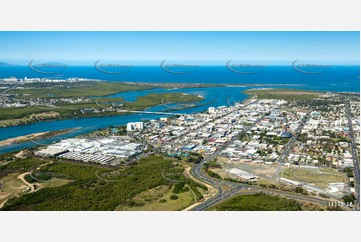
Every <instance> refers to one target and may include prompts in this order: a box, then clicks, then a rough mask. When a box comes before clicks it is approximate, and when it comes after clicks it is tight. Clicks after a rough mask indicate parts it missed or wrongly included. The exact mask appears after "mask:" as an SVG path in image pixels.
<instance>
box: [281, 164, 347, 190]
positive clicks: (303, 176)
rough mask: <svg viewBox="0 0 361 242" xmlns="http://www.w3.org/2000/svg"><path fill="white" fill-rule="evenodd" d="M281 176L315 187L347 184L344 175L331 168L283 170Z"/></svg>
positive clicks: (293, 168) (292, 168)
mask: <svg viewBox="0 0 361 242" xmlns="http://www.w3.org/2000/svg"><path fill="white" fill-rule="evenodd" d="M281 176H282V177H285V178H288V179H291V180H297V181H301V182H306V183H312V184H314V185H315V186H318V187H321V188H326V187H327V184H328V183H333V182H347V177H346V175H345V174H344V173H340V172H338V171H335V170H334V169H332V168H320V169H306V168H297V167H291V168H285V169H283V170H282V172H281Z"/></svg>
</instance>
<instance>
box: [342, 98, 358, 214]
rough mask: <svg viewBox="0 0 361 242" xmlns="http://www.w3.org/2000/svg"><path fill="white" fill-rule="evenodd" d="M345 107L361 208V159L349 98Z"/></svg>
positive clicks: (356, 187) (356, 191)
mask: <svg viewBox="0 0 361 242" xmlns="http://www.w3.org/2000/svg"><path fill="white" fill-rule="evenodd" d="M345 107H346V114H347V120H348V130H349V137H350V139H351V149H352V160H353V173H354V181H355V193H356V204H357V207H358V209H360V164H359V159H358V154H357V146H356V142H355V136H354V132H353V127H352V118H351V110H350V101H349V100H347V99H346V101H345Z"/></svg>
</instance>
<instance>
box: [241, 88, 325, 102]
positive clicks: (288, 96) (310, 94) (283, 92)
mask: <svg viewBox="0 0 361 242" xmlns="http://www.w3.org/2000/svg"><path fill="white" fill-rule="evenodd" d="M244 93H246V94H249V95H251V96H257V98H258V99H281V100H285V101H298V100H306V99H311V98H317V97H319V96H320V95H323V94H325V93H323V92H314V91H306V90H295V89H282V88H275V89H273V88H272V89H271V88H270V89H251V90H246V91H244Z"/></svg>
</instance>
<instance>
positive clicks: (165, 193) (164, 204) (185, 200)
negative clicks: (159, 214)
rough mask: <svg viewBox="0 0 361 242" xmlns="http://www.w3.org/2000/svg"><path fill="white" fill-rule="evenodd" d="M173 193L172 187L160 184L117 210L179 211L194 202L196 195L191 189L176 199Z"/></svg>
mask: <svg viewBox="0 0 361 242" xmlns="http://www.w3.org/2000/svg"><path fill="white" fill-rule="evenodd" d="M173 194H174V193H173V192H172V188H171V187H169V186H166V185H162V186H158V187H155V188H153V189H150V190H149V191H144V192H142V193H140V194H138V195H136V196H135V197H134V198H132V199H130V200H129V201H127V202H126V203H125V204H121V205H119V206H117V208H116V209H115V210H124V211H177V210H182V209H184V208H186V207H188V206H189V205H191V204H192V203H194V200H195V197H194V195H193V193H192V192H191V191H188V192H183V193H180V194H177V196H178V199H176V200H172V199H170V196H171V195H173ZM127 204H133V206H127ZM134 205H135V206H134Z"/></svg>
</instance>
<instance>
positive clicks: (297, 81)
mask: <svg viewBox="0 0 361 242" xmlns="http://www.w3.org/2000/svg"><path fill="white" fill-rule="evenodd" d="M120 69H121V68H120ZM120 69H119V70H120ZM113 73H116V72H113ZM314 73H315V74H312V73H311V74H305V73H302V72H298V71H296V70H295V69H294V68H293V67H292V65H290V66H265V67H264V68H260V69H259V70H257V72H256V73H251V74H246V73H245V74H240V73H237V72H232V71H230V70H229V69H227V67H226V66H201V65H200V66H199V67H198V68H195V69H193V70H192V71H191V72H184V73H182V74H174V73H169V72H167V71H164V70H163V69H162V68H161V67H160V66H132V68H127V69H124V68H123V70H121V71H119V74H109V73H104V72H101V71H99V70H98V69H97V68H95V67H94V66H67V67H66V68H61V70H60V69H58V70H56V73H54V74H46V73H39V72H35V71H33V70H32V69H31V68H29V66H0V78H8V77H16V78H25V77H27V78H36V77H39V78H53V79H67V78H72V77H78V78H88V79H97V80H106V81H119V82H161V83H210V84H220V83H227V84H266V85H269V84H289V85H300V86H303V87H302V89H310V90H323V91H336V92H360V67H359V66H332V67H330V68H326V69H324V70H323V72H322V73H318V72H316V71H315V72H314Z"/></svg>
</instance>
